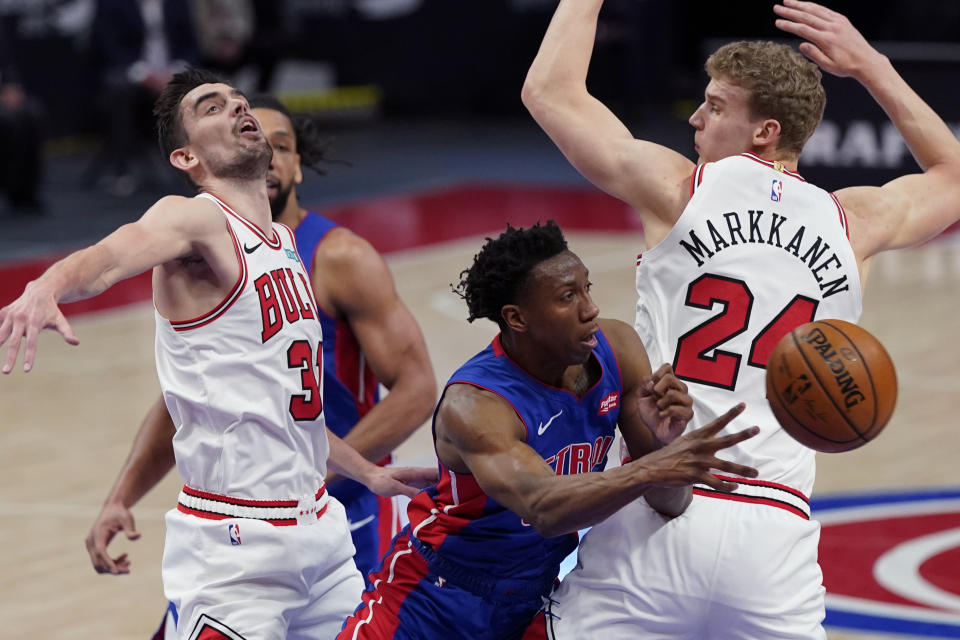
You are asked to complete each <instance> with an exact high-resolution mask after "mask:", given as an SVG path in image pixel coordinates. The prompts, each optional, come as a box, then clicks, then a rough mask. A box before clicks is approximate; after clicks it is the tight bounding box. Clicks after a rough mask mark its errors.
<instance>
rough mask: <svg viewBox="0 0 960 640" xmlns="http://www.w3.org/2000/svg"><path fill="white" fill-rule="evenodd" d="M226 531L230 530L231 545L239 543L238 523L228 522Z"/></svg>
mask: <svg viewBox="0 0 960 640" xmlns="http://www.w3.org/2000/svg"><path fill="white" fill-rule="evenodd" d="M227 531H229V532H230V544H232V545H233V546H237V545H238V544H240V525H238V524H228V525H227Z"/></svg>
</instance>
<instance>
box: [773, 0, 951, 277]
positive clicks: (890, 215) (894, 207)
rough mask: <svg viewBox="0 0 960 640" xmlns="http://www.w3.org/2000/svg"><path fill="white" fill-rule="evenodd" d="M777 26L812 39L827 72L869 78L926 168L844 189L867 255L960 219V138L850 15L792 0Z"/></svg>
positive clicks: (808, 50) (813, 53) (865, 81)
mask: <svg viewBox="0 0 960 640" xmlns="http://www.w3.org/2000/svg"><path fill="white" fill-rule="evenodd" d="M774 11H775V12H776V13H777V15H779V16H780V19H779V20H777V21H776V25H777V27H779V28H780V29H782V30H784V31H787V32H789V33H792V34H795V35H797V36H799V37H801V38H804V39H805V40H807V42H804V43H802V44H801V45H800V51H801V52H802V53H803V54H804V55H806V56H807V57H809V58H810V59H811V60H813V61H814V62H816V63H817V64H818V65H820V67H821V68H823V69H824V70H825V71H827V72H829V73H832V74H834V75H837V76H841V77H846V76H850V77H853V78H855V79H856V80H857V81H858V82H860V84H862V85H863V86H864V87H865V88H866V89H867V91H869V92H870V95H872V96H873V98H874V100H876V101H877V103H878V104H879V105H880V106H881V107H882V108H883V110H884V111H885V112H886V114H887V116H889V118H890V120H891V121H892V122H893V124H894V125H895V126H896V127H897V130H898V131H899V132H900V135H902V136H903V139H904V141H906V143H907V146H908V147H909V148H910V152H911V153H912V154H913V157H914V158H915V159H916V161H917V163H918V164H919V165H920V167H921V168H922V169H923V171H924V173H922V174H915V175H908V176H903V177H901V178H897V179H896V180H893V181H892V182H889V183H887V184H885V185H884V186H882V187H854V188H849V189H842V190H840V191H838V192H837V194H836V195H837V197H838V198H839V199H840V201H841V203H842V204H843V205H844V208H845V209H846V210H847V213H848V216H849V218H850V222H851V225H852V226H853V230H852V233H851V237H850V240H851V243H853V245H854V250H855V251H857V255H858V257H859V258H861V259H865V258H869V257H870V256H872V255H874V254H876V253H878V252H880V251H884V250H887V249H896V248H900V247H906V246H910V245H913V244H916V243H918V242H922V241H924V240H927V239H929V238H931V237H933V236H935V235H936V234H938V233H939V232H940V231H942V230H943V229H945V228H946V227H947V226H949V225H950V224H952V223H953V222H955V221H957V220H958V219H960V206H958V205H957V202H958V201H960V142H957V139H956V137H955V136H954V135H953V132H951V131H950V128H949V127H947V125H946V123H945V122H944V121H943V119H942V118H940V116H938V115H937V114H936V112H935V111H934V110H933V109H931V108H930V106H929V105H928V104H927V103H925V102H924V101H923V100H922V99H921V98H920V96H918V95H917V93H916V92H915V91H914V90H913V89H911V88H910V86H909V85H908V84H907V83H906V81H905V80H904V79H903V78H902V77H901V76H900V74H899V73H897V71H896V70H895V69H894V68H893V65H892V64H891V63H890V60H889V59H888V58H887V57H886V56H884V55H882V54H881V53H879V52H878V51H877V50H876V49H874V48H873V47H872V46H870V44H869V43H868V42H867V41H866V39H864V37H863V36H862V35H861V34H860V32H859V31H857V30H856V29H855V28H854V27H853V25H852V24H850V21H849V20H848V19H847V18H846V17H845V16H843V15H841V14H839V13H837V12H835V11H831V10H830V9H827V8H826V7H823V6H820V5H818V4H816V3H813V2H801V1H800V0H784V1H783V5H776V6H775V7H774Z"/></svg>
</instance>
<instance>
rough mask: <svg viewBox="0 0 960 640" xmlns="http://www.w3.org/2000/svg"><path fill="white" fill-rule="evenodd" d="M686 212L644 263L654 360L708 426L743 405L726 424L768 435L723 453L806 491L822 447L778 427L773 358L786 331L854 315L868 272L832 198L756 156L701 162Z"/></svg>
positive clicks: (643, 326)
mask: <svg viewBox="0 0 960 640" xmlns="http://www.w3.org/2000/svg"><path fill="white" fill-rule="evenodd" d="M691 189H692V196H691V198H690V201H689V203H688V204H687V206H686V208H685V209H684V211H683V213H682V215H681V216H680V219H679V220H678V221H677V223H676V225H675V226H674V227H673V229H672V230H671V231H670V233H669V234H668V235H667V237H666V238H665V239H664V240H663V241H662V242H661V243H660V244H658V245H657V246H655V247H653V248H652V249H650V250H649V251H646V252H645V253H643V254H642V255H641V256H640V257H638V260H637V292H638V294H639V300H638V302H637V316H636V329H637V332H638V333H639V335H640V338H641V339H642V340H643V343H644V345H645V346H646V348H647V352H648V353H649V356H650V362H651V364H653V366H654V368H656V366H658V364H659V363H663V362H669V363H672V364H673V368H674V371H675V372H676V375H677V377H679V378H681V379H682V380H684V381H685V382H686V383H687V384H688V386H689V390H690V395H691V396H692V397H693V400H694V420H693V421H691V424H690V426H689V427H688V428H689V429H693V428H696V427H700V426H703V425H705V424H706V423H708V422H710V421H711V420H713V419H714V418H716V417H718V416H719V415H721V414H722V413H723V412H725V411H726V410H727V409H729V408H730V407H732V406H733V405H734V404H736V403H738V402H741V401H742V402H746V405H747V408H746V411H745V412H744V413H743V414H742V415H741V416H740V417H739V418H737V419H736V420H735V421H734V422H733V424H732V425H730V426H729V427H728V428H727V429H728V430H729V431H739V430H740V429H744V428H747V427H749V426H752V425H758V426H759V427H760V430H761V431H760V434H759V435H757V436H756V437H754V438H751V439H750V440H747V441H745V442H743V443H741V444H739V445H737V446H736V447H734V448H733V449H728V450H727V451H725V452H721V454H720V455H721V457H724V458H727V459H735V460H736V461H737V462H739V463H742V464H746V465H750V466H753V467H756V468H757V469H758V470H759V472H760V475H759V479H760V480H764V481H767V482H774V483H781V484H784V485H786V486H788V487H792V488H794V489H797V490H799V491H801V492H803V493H804V494H805V495H807V496H809V495H810V490H811V489H812V487H813V480H814V470H815V469H814V453H813V451H812V450H810V449H807V448H806V447H804V446H802V445H800V444H798V443H797V442H796V441H794V440H793V439H792V438H791V437H790V436H789V435H788V434H787V433H786V432H785V431H783V430H782V429H781V428H780V427H779V425H778V424H777V421H776V419H775V418H774V417H773V413H772V412H771V411H770V407H769V405H768V404H767V400H766V396H765V391H766V386H765V374H766V369H765V366H766V362H767V359H768V357H769V355H770V352H771V351H772V350H773V347H774V346H775V345H776V344H777V342H778V341H779V340H780V338H781V337H783V336H784V335H786V334H787V333H789V332H790V331H792V330H793V329H794V328H796V327H797V326H799V325H801V324H803V323H806V322H810V321H812V320H818V319H826V318H839V319H842V320H847V321H849V322H856V321H857V319H858V318H859V316H860V311H861V290H860V278H859V274H858V270H857V263H856V260H855V258H854V254H853V250H852V248H851V247H850V242H849V239H848V236H847V225H846V217H845V215H844V212H843V209H842V208H841V206H840V204H839V202H838V201H837V200H836V198H835V197H834V196H833V195H832V194H830V193H828V192H826V191H824V190H822V189H820V188H818V187H815V186H813V185H811V184H809V183H807V182H806V181H804V180H803V178H801V177H800V176H799V175H797V174H795V173H792V172H790V171H786V170H783V168H782V166H781V165H780V164H779V163H773V162H768V161H766V160H763V159H761V158H758V157H757V156H754V155H752V154H742V155H739V156H733V157H730V158H725V159H723V160H720V161H719V162H715V163H710V164H706V165H701V166H699V167H697V170H696V172H695V174H694V176H693V180H692V184H691Z"/></svg>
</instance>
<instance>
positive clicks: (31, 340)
mask: <svg viewBox="0 0 960 640" xmlns="http://www.w3.org/2000/svg"><path fill="white" fill-rule="evenodd" d="M39 333H40V331H39V330H38V329H37V328H36V327H35V326H33V325H28V326H27V335H26V340H25V343H26V347H25V348H24V350H23V372H24V373H30V370H31V369H33V360H34V358H36V357H37V336H38V335H39Z"/></svg>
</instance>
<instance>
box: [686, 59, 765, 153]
mask: <svg viewBox="0 0 960 640" xmlns="http://www.w3.org/2000/svg"><path fill="white" fill-rule="evenodd" d="M749 99H750V92H749V91H748V90H747V89H744V88H743V87H740V86H738V85H735V84H733V83H731V82H728V81H726V80H723V79H718V78H714V79H712V80H710V84H708V85H707V88H706V90H705V91H704V100H703V104H701V105H700V106H699V107H697V110H696V111H694V112H693V115H692V116H690V120H689V122H690V124H691V125H693V128H694V129H696V130H697V131H696V133H695V134H694V135H693V142H694V145H695V149H696V151H697V153H698V154H699V155H700V162H701V163H704V162H716V161H717V160H721V159H723V158H726V157H728V156H734V155H737V154H739V153H743V152H744V151H751V150H752V149H753V137H754V134H755V133H756V132H757V131H758V130H759V129H760V128H761V127H762V124H763V122H764V120H763V118H759V119H758V118H754V117H752V116H751V115H750V106H749V102H748V101H749Z"/></svg>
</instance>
